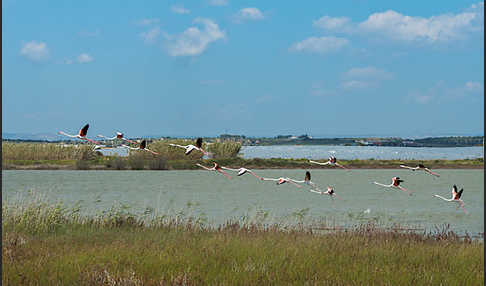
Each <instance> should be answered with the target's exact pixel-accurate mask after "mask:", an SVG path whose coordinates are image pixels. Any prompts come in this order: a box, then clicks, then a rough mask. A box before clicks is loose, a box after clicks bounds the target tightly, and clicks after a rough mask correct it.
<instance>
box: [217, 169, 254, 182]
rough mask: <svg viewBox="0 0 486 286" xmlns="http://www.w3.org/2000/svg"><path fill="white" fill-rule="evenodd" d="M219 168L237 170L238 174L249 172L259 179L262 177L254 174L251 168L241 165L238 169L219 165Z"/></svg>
mask: <svg viewBox="0 0 486 286" xmlns="http://www.w3.org/2000/svg"><path fill="white" fill-rule="evenodd" d="M221 169H224V170H229V171H234V172H238V176H242V175H244V174H251V175H253V176H255V177H257V178H258V179H260V180H261V179H262V177H260V176H258V175H257V174H255V172H253V171H252V170H250V169H247V168H243V167H242V168H238V169H231V168H228V167H223V166H221Z"/></svg>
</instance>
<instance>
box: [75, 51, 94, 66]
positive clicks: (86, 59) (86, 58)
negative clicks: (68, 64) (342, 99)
mask: <svg viewBox="0 0 486 286" xmlns="http://www.w3.org/2000/svg"><path fill="white" fill-rule="evenodd" d="M77 60H78V63H80V64H86V63H90V62H92V61H93V60H94V59H93V57H92V56H90V55H88V54H86V53H82V54H80V55H79V56H78V57H77Z"/></svg>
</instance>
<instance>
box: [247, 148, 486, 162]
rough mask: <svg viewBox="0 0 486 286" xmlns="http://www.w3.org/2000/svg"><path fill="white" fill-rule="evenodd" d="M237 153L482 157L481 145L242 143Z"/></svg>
mask: <svg viewBox="0 0 486 286" xmlns="http://www.w3.org/2000/svg"><path fill="white" fill-rule="evenodd" d="M240 154H241V156H242V157H243V158H245V159H251V158H286V159H300V158H307V159H327V158H328V157H329V156H330V155H333V156H335V157H337V158H338V159H346V160H352V159H378V160H391V159H401V160H435V159H447V160H458V159H475V158H483V157H484V154H483V147H450V148H449V147H447V148H432V147H423V148H422V147H380V146H328V145H305V146H303V145H274V146H243V147H242V148H241V151H240Z"/></svg>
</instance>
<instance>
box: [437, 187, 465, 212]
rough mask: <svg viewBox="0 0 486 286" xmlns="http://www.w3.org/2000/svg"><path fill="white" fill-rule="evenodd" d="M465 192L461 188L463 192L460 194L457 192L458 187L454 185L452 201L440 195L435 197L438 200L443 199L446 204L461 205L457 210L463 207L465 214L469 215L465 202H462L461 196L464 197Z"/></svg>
mask: <svg viewBox="0 0 486 286" xmlns="http://www.w3.org/2000/svg"><path fill="white" fill-rule="evenodd" d="M463 191H464V189H463V188H461V190H460V191H459V192H458V191H457V186H456V185H454V186H452V197H451V198H450V199H446V198H444V197H442V196H439V195H434V196H436V197H438V198H441V199H443V200H444V201H446V202H455V203H458V204H459V205H458V206H457V208H456V209H458V208H459V207H461V208H462V210H463V211H464V213H467V212H466V209H465V208H464V201H463V200H461V196H462V192H463Z"/></svg>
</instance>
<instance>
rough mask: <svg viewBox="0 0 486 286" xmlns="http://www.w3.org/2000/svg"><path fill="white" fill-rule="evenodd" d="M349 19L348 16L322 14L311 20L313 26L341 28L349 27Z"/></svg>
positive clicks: (330, 28) (328, 28) (327, 28)
mask: <svg viewBox="0 0 486 286" xmlns="http://www.w3.org/2000/svg"><path fill="white" fill-rule="evenodd" d="M350 24H351V19H349V18H348V17H329V16H323V17H321V18H319V19H318V20H316V21H314V22H313V25H314V26H315V27H318V28H321V29H324V30H341V31H343V29H347V28H349V26H350Z"/></svg>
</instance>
